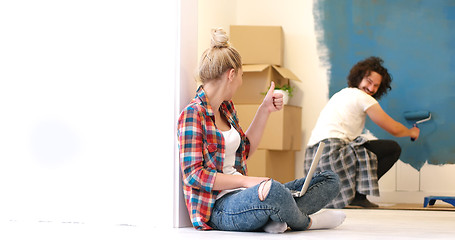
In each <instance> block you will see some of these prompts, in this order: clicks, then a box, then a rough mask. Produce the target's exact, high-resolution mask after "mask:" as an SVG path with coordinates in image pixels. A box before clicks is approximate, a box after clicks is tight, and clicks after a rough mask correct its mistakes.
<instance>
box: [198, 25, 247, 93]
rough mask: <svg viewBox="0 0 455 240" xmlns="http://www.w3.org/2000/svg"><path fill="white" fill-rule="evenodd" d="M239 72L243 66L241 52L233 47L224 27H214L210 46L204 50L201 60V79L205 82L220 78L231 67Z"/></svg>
mask: <svg viewBox="0 0 455 240" xmlns="http://www.w3.org/2000/svg"><path fill="white" fill-rule="evenodd" d="M232 68H233V69H234V71H235V72H236V73H237V72H238V70H239V69H241V68H242V59H241V57H240V54H239V52H238V51H237V50H236V49H235V48H233V47H231V45H230V43H229V37H228V36H227V34H226V32H225V31H224V30H223V29H222V28H215V29H212V38H211V43H210V47H209V48H208V49H207V50H205V51H204V53H203V54H202V56H201V60H200V62H199V73H198V75H199V76H198V77H199V81H200V82H201V83H202V84H204V83H206V82H207V81H210V80H213V79H220V77H221V75H223V73H225V72H226V71H227V70H229V69H232Z"/></svg>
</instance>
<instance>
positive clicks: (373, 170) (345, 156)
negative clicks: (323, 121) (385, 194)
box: [304, 136, 379, 208]
mask: <svg viewBox="0 0 455 240" xmlns="http://www.w3.org/2000/svg"><path fill="white" fill-rule="evenodd" d="M322 142H325V144H326V145H325V147H324V149H323V150H324V151H323V152H322V156H321V160H320V161H319V165H318V168H317V171H324V170H331V171H333V172H335V173H337V174H338V176H339V177H340V181H341V190H340V193H339V194H338V196H337V197H336V198H335V199H334V200H333V201H332V202H331V203H329V204H328V205H327V206H326V207H328V208H343V207H345V206H346V205H349V203H351V201H352V199H354V195H355V192H356V191H358V192H359V193H361V194H365V195H373V196H379V185H378V174H377V170H378V161H377V157H376V155H375V154H374V153H373V152H371V151H369V150H368V149H366V148H365V147H364V146H363V144H364V143H365V142H367V139H366V138H364V137H361V136H360V137H357V138H356V139H354V140H353V141H352V142H348V141H346V140H343V139H339V138H328V139H324V140H322ZM318 145H319V144H315V145H313V146H311V147H308V148H307V149H306V152H305V162H304V173H305V174H306V173H307V172H308V170H309V169H310V166H311V162H312V160H313V157H314V155H315V154H316V150H317V147H318Z"/></svg>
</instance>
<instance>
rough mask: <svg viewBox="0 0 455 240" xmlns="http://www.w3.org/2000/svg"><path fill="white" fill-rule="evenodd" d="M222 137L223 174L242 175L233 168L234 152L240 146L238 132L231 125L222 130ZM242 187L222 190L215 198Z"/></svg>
mask: <svg viewBox="0 0 455 240" xmlns="http://www.w3.org/2000/svg"><path fill="white" fill-rule="evenodd" d="M222 133H223V137H224V144H225V149H224V162H223V173H224V174H230V175H242V174H241V173H239V172H238V171H237V170H236V169H235V168H234V165H235V153H236V152H237V149H238V148H239V146H240V134H239V132H237V130H235V128H233V127H232V125H231V129H229V130H228V131H224V132H222ZM242 189H244V188H236V189H229V190H223V191H221V192H220V194H218V196H217V198H216V199H219V198H221V197H222V196H224V195H225V194H226V193H228V192H232V191H235V190H242Z"/></svg>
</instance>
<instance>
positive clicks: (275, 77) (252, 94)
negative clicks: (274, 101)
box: [232, 64, 300, 104]
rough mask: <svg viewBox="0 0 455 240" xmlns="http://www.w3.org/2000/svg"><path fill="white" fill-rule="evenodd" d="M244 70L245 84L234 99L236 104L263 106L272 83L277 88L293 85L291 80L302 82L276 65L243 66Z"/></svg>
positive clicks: (288, 71)
mask: <svg viewBox="0 0 455 240" xmlns="http://www.w3.org/2000/svg"><path fill="white" fill-rule="evenodd" d="M242 68H243V83H242V86H240V87H239V88H238V89H237V92H236V93H235V95H234V96H233V98H232V100H233V101H234V103H235V104H261V103H262V100H263V99H264V97H265V94H264V93H266V92H267V90H269V87H270V83H271V82H272V81H274V82H275V86H282V85H284V84H291V81H290V80H296V81H300V80H299V79H298V78H297V76H296V75H294V73H292V72H291V71H290V70H288V69H286V68H283V67H279V66H276V65H270V64H258V65H243V66H242ZM291 85H292V84H291Z"/></svg>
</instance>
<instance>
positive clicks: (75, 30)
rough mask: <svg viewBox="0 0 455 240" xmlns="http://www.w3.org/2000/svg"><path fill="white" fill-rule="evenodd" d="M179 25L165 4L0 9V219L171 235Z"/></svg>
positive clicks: (96, 1) (23, 3)
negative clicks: (159, 230) (126, 227)
mask: <svg viewBox="0 0 455 240" xmlns="http://www.w3.org/2000/svg"><path fill="white" fill-rule="evenodd" d="M178 20H179V2H178V1H176V0H173V1H160V2H159V6H158V5H157V3H156V2H155V1H145V0H128V1H126V0H124V1H122V0H121V1H107V0H81V1H52V0H44V1H31V0H18V1H2V3H1V4H0V32H1V37H0V52H1V54H0V113H1V117H0V133H1V134H0V146H1V151H0V192H1V196H2V197H1V198H0V212H1V213H2V214H1V216H0V218H2V219H5V220H43V221H57V222H58V221H71V222H83V223H99V222H103V223H110V224H133V225H135V224H144V225H147V226H152V227H153V226H155V227H158V226H159V227H165V226H169V227H170V226H172V217H173V216H172V214H171V212H172V209H173V206H172V194H173V190H172V189H173V175H172V174H169V173H171V172H173V170H174V151H175V144H174V141H175V138H174V129H175V126H174V118H175V116H174V114H175V113H174V111H175V110H174V108H175V105H176V103H175V101H176V99H175V97H174V96H175V93H174V88H175V83H176V79H177V77H178V75H179V66H178V61H177V60H178V52H177V51H178V49H179V48H178V45H179V42H178V37H179V33H178V25H179V21H178ZM163 132H164V133H165V134H162V133H163Z"/></svg>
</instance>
